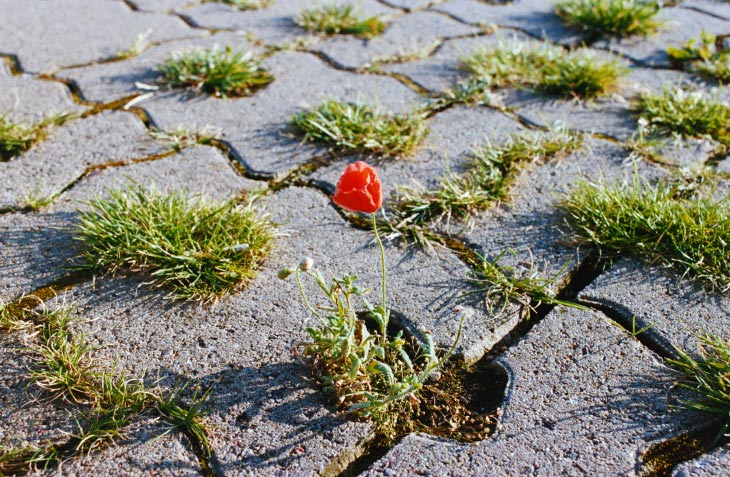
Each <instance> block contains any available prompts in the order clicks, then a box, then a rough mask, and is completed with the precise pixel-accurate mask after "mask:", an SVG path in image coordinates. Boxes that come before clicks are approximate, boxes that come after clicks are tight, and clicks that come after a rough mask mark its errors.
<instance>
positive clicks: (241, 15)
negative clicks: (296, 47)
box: [180, 0, 397, 45]
mask: <svg viewBox="0 0 730 477" xmlns="http://www.w3.org/2000/svg"><path fill="white" fill-rule="evenodd" d="M349 3H353V4H356V5H357V6H358V7H360V9H361V12H362V14H363V15H364V16H373V15H387V14H393V13H397V11H396V10H393V9H391V8H388V7H386V6H384V5H383V4H382V3H380V2H377V1H376V0H354V1H352V2H349ZM320 5H322V3H321V2H319V1H317V0H298V1H296V2H293V1H288V0H277V1H276V2H274V3H273V4H272V5H271V6H270V7H268V8H264V9H261V10H248V11H241V10H237V9H235V8H233V7H231V6H229V5H223V4H220V3H203V4H202V5H200V6H197V7H193V8H190V9H186V10H184V11H183V10H181V11H180V13H181V14H182V15H184V16H185V17H187V18H189V19H190V21H192V22H193V23H194V24H195V25H199V26H201V27H204V28H211V29H225V30H237V31H242V32H246V33H251V34H253V35H255V36H256V38H258V39H259V40H262V41H264V42H265V43H267V44H277V45H280V44H284V43H288V42H291V41H295V40H297V39H301V38H304V37H306V36H308V35H310V32H308V31H307V30H305V29H303V28H300V27H299V26H298V25H297V24H296V23H295V22H294V19H295V18H296V16H297V15H299V12H301V11H302V10H304V9H307V8H314V7H317V6H320Z"/></svg>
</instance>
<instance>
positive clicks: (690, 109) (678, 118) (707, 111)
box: [637, 86, 730, 144]
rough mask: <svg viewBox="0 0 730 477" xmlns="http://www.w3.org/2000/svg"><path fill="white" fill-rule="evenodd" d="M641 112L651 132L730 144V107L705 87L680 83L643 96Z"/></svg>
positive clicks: (640, 105) (639, 103)
mask: <svg viewBox="0 0 730 477" xmlns="http://www.w3.org/2000/svg"><path fill="white" fill-rule="evenodd" d="M637 112H638V114H639V117H640V119H641V120H643V121H645V124H644V126H643V127H644V128H645V129H646V131H647V132H649V133H655V134H676V135H679V136H681V137H684V138H702V137H710V138H712V139H714V140H716V141H718V142H720V143H723V144H730V106H729V105H727V104H726V103H724V102H722V101H720V100H719V99H715V98H712V97H710V96H709V95H708V94H707V93H705V92H704V91H701V90H697V91H689V90H686V89H684V88H681V87H679V86H677V87H673V88H665V89H664V90H663V91H662V92H661V93H659V94H657V93H646V94H642V95H641V96H640V97H639V100H638V105H637Z"/></svg>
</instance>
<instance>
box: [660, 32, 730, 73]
mask: <svg viewBox="0 0 730 477" xmlns="http://www.w3.org/2000/svg"><path fill="white" fill-rule="evenodd" d="M721 41H722V40H721V39H720V40H718V39H717V38H716V37H715V35H713V34H711V33H707V32H702V33H701V34H700V38H699V44H698V40H697V38H692V39H690V40H689V41H688V42H687V45H686V46H684V47H683V48H675V47H669V48H667V55H669V59H670V60H672V62H674V63H675V64H677V65H680V66H682V67H683V68H685V69H688V70H690V71H694V72H696V73H698V74H700V75H701V76H704V77H706V78H711V79H715V80H718V81H721V82H723V83H728V82H730V50H728V49H723V48H722V44H721V43H720V42H721Z"/></svg>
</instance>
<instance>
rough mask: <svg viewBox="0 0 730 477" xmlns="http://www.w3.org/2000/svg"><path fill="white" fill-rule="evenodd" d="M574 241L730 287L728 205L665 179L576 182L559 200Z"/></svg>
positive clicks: (729, 219) (729, 215)
mask: <svg viewBox="0 0 730 477" xmlns="http://www.w3.org/2000/svg"><path fill="white" fill-rule="evenodd" d="M559 206H560V208H561V209H562V210H563V212H564V213H565V215H566V219H567V222H568V224H569V225H570V226H571V228H572V230H573V231H574V233H575V237H576V240H577V241H578V242H583V243H588V244H592V245H594V246H595V247H597V248H598V250H599V252H601V253H602V254H609V255H616V254H628V255H633V256H635V257H637V258H639V259H643V260H647V261H649V262H652V263H653V262H657V261H659V262H663V263H665V264H668V265H672V266H674V267H675V268H677V269H678V270H679V271H681V272H682V274H683V275H687V274H689V275H691V276H693V277H695V278H696V279H698V280H700V281H702V282H704V283H706V284H708V285H709V286H710V287H711V288H716V289H718V290H720V291H721V292H727V291H728V290H730V254H729V253H728V252H730V250H728V247H729V245H730V241H728V237H729V236H730V207H729V206H728V201H727V200H724V199H722V200H717V199H715V198H713V197H712V194H711V193H709V194H690V195H689V196H688V194H686V193H685V191H682V190H681V189H679V188H678V187H676V186H674V185H672V184H671V183H669V182H666V181H661V182H659V183H657V184H656V185H651V184H649V183H647V182H646V181H644V180H643V179H641V178H639V177H638V175H637V176H636V177H635V178H634V180H633V181H631V182H616V183H613V184H605V183H589V182H582V183H579V184H578V185H577V186H576V187H575V188H574V189H573V190H572V191H571V192H570V193H569V194H568V195H567V196H566V197H564V198H563V199H562V201H561V202H560V205H559Z"/></svg>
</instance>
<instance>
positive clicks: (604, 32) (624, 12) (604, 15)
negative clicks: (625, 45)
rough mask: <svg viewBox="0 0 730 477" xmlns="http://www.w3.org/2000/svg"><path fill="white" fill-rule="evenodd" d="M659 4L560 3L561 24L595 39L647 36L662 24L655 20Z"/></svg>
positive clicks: (626, 0) (630, 0) (623, 0)
mask: <svg viewBox="0 0 730 477" xmlns="http://www.w3.org/2000/svg"><path fill="white" fill-rule="evenodd" d="M660 9H661V2H657V1H653V0H561V1H559V2H558V3H557V5H556V6H555V13H557V14H558V15H559V16H560V17H561V18H562V19H563V21H564V22H565V23H566V24H568V25H570V26H572V27H574V28H577V29H580V30H583V31H586V32H588V33H590V34H592V35H594V36H631V35H649V34H650V33H653V32H654V31H656V30H657V29H658V28H659V27H660V26H662V24H663V22H662V21H660V20H657V19H656V18H654V17H655V16H656V14H657V13H659V10H660Z"/></svg>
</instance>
